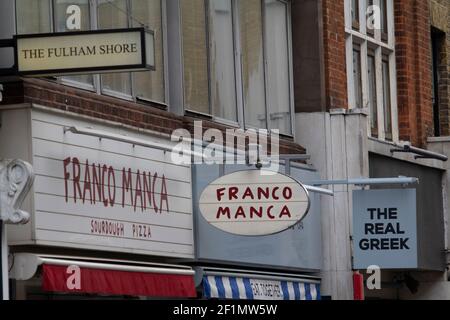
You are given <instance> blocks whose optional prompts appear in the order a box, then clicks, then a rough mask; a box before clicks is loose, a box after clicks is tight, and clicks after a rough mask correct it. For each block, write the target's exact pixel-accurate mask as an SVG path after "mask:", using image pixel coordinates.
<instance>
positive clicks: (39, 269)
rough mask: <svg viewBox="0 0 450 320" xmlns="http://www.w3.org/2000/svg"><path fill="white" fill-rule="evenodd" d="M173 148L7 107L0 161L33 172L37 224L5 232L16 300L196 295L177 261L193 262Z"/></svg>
mask: <svg viewBox="0 0 450 320" xmlns="http://www.w3.org/2000/svg"><path fill="white" fill-rule="evenodd" d="M17 128H20V130H17ZM162 146H164V147H162ZM170 147H171V143H170V140H169V139H168V138H167V137H161V136H159V137H158V136H155V135H152V134H151V133H150V132H142V131H140V132H137V131H136V130H132V129H128V128H125V127H123V126H117V125H114V124H112V123H108V122H102V121H101V120H94V119H90V118H86V117H81V116H74V115H72V114H69V113H65V112H58V111H52V110H50V109H47V108H45V107H41V106H36V105H30V104H23V105H16V106H11V107H10V108H8V107H5V108H4V109H3V110H2V126H1V128H0V153H1V154H2V155H3V156H5V157H6V158H20V159H24V160H25V161H27V162H29V163H31V164H32V165H33V168H34V171H35V182H34V185H33V187H32V189H31V191H30V193H29V195H28V197H27V198H26V199H25V201H24V205H23V208H24V209H25V210H26V211H28V212H30V213H31V219H30V222H29V223H27V224H24V225H19V226H12V225H11V226H8V229H7V231H8V245H9V246H10V252H11V255H10V257H11V259H10V268H11V272H10V276H11V277H12V278H13V279H14V281H13V283H14V285H13V289H14V290H13V291H15V293H14V294H13V296H12V297H11V298H12V299H26V298H29V297H34V298H42V297H44V298H50V299H51V298H55V297H59V298H60V297H71V296H74V295H75V296H80V295H82V296H89V297H105V296H107V297H117V296H122V297H138V296H139V297H155V298H193V297H196V290H195V286H194V270H193V269H192V268H191V267H186V266H182V265H179V264H178V263H177V262H176V261H178V260H179V259H184V260H187V261H189V260H191V259H193V258H194V236H193V218H192V189H191V168H190V165H178V164H174V163H173V162H172V161H171V158H170V157H171V154H170V152H167V151H168V150H170Z"/></svg>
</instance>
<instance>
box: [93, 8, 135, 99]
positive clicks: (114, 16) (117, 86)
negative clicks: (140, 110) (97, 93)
mask: <svg viewBox="0 0 450 320" xmlns="http://www.w3.org/2000/svg"><path fill="white" fill-rule="evenodd" d="M97 11H98V13H97V14H98V28H99V29H119V28H128V27H129V21H128V14H127V12H128V5H127V0H100V1H99V2H98V7H97ZM101 83H102V91H103V92H105V93H110V94H111V93H117V94H123V95H125V96H129V97H131V73H130V72H122V73H111V74H104V75H101Z"/></svg>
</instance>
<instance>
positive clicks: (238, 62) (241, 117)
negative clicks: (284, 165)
mask: <svg viewBox="0 0 450 320" xmlns="http://www.w3.org/2000/svg"><path fill="white" fill-rule="evenodd" d="M259 1H260V3H261V16H260V17H261V24H262V41H263V43H262V52H263V74H264V98H265V100H266V103H265V112H266V127H265V128H260V127H256V126H252V125H249V124H247V123H246V121H245V111H244V96H243V95H244V88H243V79H242V77H243V67H242V48H241V45H240V37H239V31H240V22H241V21H240V19H239V8H238V3H237V0H231V5H232V15H233V44H234V68H235V72H234V74H235V86H236V108H237V110H236V111H237V112H236V115H237V117H236V121H233V120H229V119H225V118H221V117H218V116H215V115H214V114H212V103H213V102H212V95H211V81H212V75H211V63H212V61H211V52H210V50H211V49H210V44H211V34H210V28H209V24H210V19H211V17H210V10H211V6H210V0H204V3H205V28H206V40H207V41H206V42H207V43H206V47H207V59H208V62H207V69H208V99H209V106H208V110H209V114H206V113H204V112H200V111H196V110H193V109H192V107H191V108H189V107H188V106H187V105H186V100H185V85H186V84H185V83H184V54H183V44H182V43H181V45H180V47H181V50H180V51H181V59H180V61H181V70H182V74H181V75H180V77H181V101H182V104H183V106H182V110H183V114H185V115H189V116H196V115H197V116H198V117H200V118H208V119H211V120H212V121H214V122H217V123H220V124H225V125H228V126H232V127H236V128H244V129H245V130H247V129H255V130H258V129H263V130H269V131H270V130H274V129H275V128H270V119H269V116H270V105H269V100H268V94H269V93H268V90H267V87H268V79H267V73H268V70H267V67H268V59H267V50H266V44H267V39H266V36H267V33H266V27H267V26H266V21H265V20H266V19H265V14H266V11H265V10H266V8H265V0H259ZM276 1H279V2H282V3H284V4H286V27H287V30H286V31H287V47H288V48H287V49H288V56H287V59H288V61H287V62H288V73H289V117H290V128H289V130H290V132H291V133H290V134H285V133H281V132H280V135H281V136H286V137H290V138H294V137H295V126H294V120H295V118H294V115H295V106H294V84H293V53H292V24H291V22H292V21H291V19H292V17H291V12H292V8H291V6H292V2H291V1H289V0H276ZM179 7H180V9H179V10H180V14H179V16H180V17H179V19H180V27H181V26H182V25H183V22H182V19H183V13H182V12H181V11H182V10H181V5H179ZM181 37H182V35H181V33H180V40H181V42H182V38H181Z"/></svg>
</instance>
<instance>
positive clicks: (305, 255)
mask: <svg viewBox="0 0 450 320" xmlns="http://www.w3.org/2000/svg"><path fill="white" fill-rule="evenodd" d="M252 170H257V169H256V168H251V167H249V166H246V165H226V166H206V165H195V166H193V174H192V177H193V186H194V187H193V190H194V191H193V199H194V218H195V236H196V239H195V241H196V262H195V266H194V269H195V271H196V276H195V279H196V280H195V282H196V286H197V287H198V288H200V290H201V291H202V296H203V298H206V299H242V300H319V299H321V295H320V283H321V277H320V270H321V268H322V235H321V210H320V201H319V200H320V195H319V194H317V193H313V192H306V195H307V197H308V198H309V199H308V201H309V204H306V200H305V198H304V196H303V195H304V193H303V192H302V191H301V190H300V189H299V190H298V191H296V188H297V186H298V182H305V183H306V182H310V181H317V180H320V178H319V175H318V173H317V172H316V171H315V170H314V169H312V168H311V167H309V166H306V165H298V166H292V167H291V168H290V173H289V172H288V173H287V174H286V172H285V168H284V166H281V167H280V170H279V174H278V175H274V176H271V177H267V176H266V177H261V178H260V179H258V180H257V181H255V180H254V176H256V173H257V172H258V171H252ZM264 181H265V182H264ZM227 183H228V184H229V185H235V186H237V187H229V186H228V185H226V184H227ZM212 186H213V187H215V189H217V190H216V191H217V192H216V193H217V199H220V201H225V202H226V205H227V207H219V208H218V209H217V208H216V207H214V206H215V205H216V203H213V202H212V201H211V199H210V198H209V197H208V195H210V194H214V193H215V192H211V187H212ZM287 186H289V187H287ZM215 189H214V190H215ZM241 189H242V193H243V196H242V197H241V198H239V191H238V190H241ZM223 190H228V191H223ZM230 191H231V197H229V196H230V193H229V192H230ZM258 191H261V194H259V195H258V193H257V192H258ZM291 191H292V192H291ZM223 192H225V193H226V194H225V196H223V194H222V193H223ZM235 193H236V194H235ZM283 194H284V195H283ZM297 194H298V195H300V196H297ZM205 195H206V196H205ZM266 196H267V198H268V199H266V198H265V197H266ZM230 199H231V200H230ZM253 199H254V200H253ZM227 208H229V209H230V212H229V213H230V214H229V218H230V219H228V211H227ZM211 209H212V212H213V213H217V212H220V214H219V213H217V215H216V216H215V218H218V219H225V220H227V221H213V218H214V214H213V215H210V214H208V213H207V212H211ZM216 210H218V211H216ZM305 213H306V215H304V214H305ZM252 215H253V217H254V218H255V219H256V222H254V221H253V222H250V221H248V220H245V218H247V219H248V218H249V217H251V216H252ZM282 218H283V219H282ZM284 218H287V219H284ZM246 225H247V226H246Z"/></svg>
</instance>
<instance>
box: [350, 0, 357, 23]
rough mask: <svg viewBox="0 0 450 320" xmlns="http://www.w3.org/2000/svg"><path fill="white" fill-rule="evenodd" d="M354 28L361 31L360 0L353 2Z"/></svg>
mask: <svg viewBox="0 0 450 320" xmlns="http://www.w3.org/2000/svg"><path fill="white" fill-rule="evenodd" d="M351 2H352V4H351V10H352V28H354V29H356V30H359V0H351Z"/></svg>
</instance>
